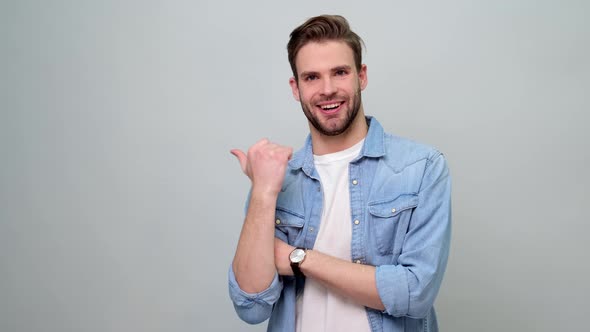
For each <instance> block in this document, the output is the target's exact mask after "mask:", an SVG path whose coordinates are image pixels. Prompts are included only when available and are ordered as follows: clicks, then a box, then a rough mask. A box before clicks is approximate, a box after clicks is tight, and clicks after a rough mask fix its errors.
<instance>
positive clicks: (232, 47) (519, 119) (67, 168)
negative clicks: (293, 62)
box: [0, 0, 590, 332]
mask: <svg viewBox="0 0 590 332" xmlns="http://www.w3.org/2000/svg"><path fill="white" fill-rule="evenodd" d="M323 13H339V14H342V15H344V16H345V17H347V18H348V19H349V21H350V24H351V26H352V28H353V29H354V30H355V31H356V32H358V33H359V35H360V36H361V37H362V38H363V39H364V41H365V43H366V45H367V50H366V52H365V53H364V62H365V63H366V64H367V65H368V77H369V84H368V87H367V89H366V90H365V92H364V93H363V102H364V105H365V110H366V113H367V114H370V115H374V116H376V117H377V118H378V119H379V120H380V122H381V123H382V125H383V126H384V127H385V128H386V129H387V130H388V131H390V132H393V133H395V134H397V135H400V136H405V137H408V138H411V139H414V140H416V141H420V142H423V143H427V144H431V145H434V146H436V147H437V148H439V149H440V150H441V151H443V152H444V153H445V155H446V157H447V159H448V161H449V164H450V167H451V174H452V177H453V237H452V245H451V249H452V250H451V256H450V260H449V264H448V268H447V273H446V276H445V280H444V282H443V285H442V289H441V291H440V294H439V296H438V299H437V302H436V307H437V311H438V314H439V320H440V322H439V323H440V327H441V330H442V331H574V330H578V331H580V330H581V329H583V328H584V326H583V324H584V322H585V321H587V319H588V317H589V315H590V306H589V305H588V302H587V298H588V296H589V295H590V291H589V284H588V280H589V279H590V276H589V272H590V267H589V264H588V258H590V257H589V254H588V253H589V251H590V245H589V241H588V240H587V237H588V232H589V231H590V226H589V224H590V223H589V221H590V220H589V218H588V212H587V211H588V210H587V208H588V207H589V206H590V200H589V196H590V195H589V194H590V192H589V189H588V188H589V185H590V175H589V171H588V162H589V161H590V148H589V143H590V134H589V129H590V128H589V120H590V119H589V115H588V111H590V100H589V94H590V19H589V18H590V16H589V15H590V5H589V3H588V2H587V1H533V0H530V1H525V0H522V1H514V0H501V1H467V0H466V1H444V2H441V1H381V2H380V1H373V2H364V3H362V4H361V2H359V1H343V0H340V1H326V2H319V1H293V2H288V3H283V2H281V1H266V2H262V1H243V2H240V1H233V2H228V1H73V0H72V1H23V0H21V1H5V2H2V4H1V5H0V38H1V44H0V45H1V46H0V48H1V52H0V93H1V95H0V106H1V113H0V114H1V115H0V158H1V160H0V171H1V172H0V181H1V183H0V331H3V332H4V331H6V332H21V331H22V332H25V331H26V332H30V331H44V332H46V331H52V332H53V331H55V332H58V331H59V332H64V331H76V332H105V331H174V332H184V331H264V330H265V328H266V323H264V324H261V325H257V326H249V325H247V324H246V323H243V322H241V321H240V320H239V319H238V318H237V316H236V315H235V313H234V310H233V307H232V304H231V301H230V300H229V297H228V291H227V270H228V267H229V265H230V262H231V259H232V257H233V253H234V249H235V246H236V243H237V239H238V236H239V232H240V228H241V224H242V222H243V206H244V201H245V198H246V194H247V190H248V187H249V181H248V179H247V178H246V177H245V176H244V175H243V174H242V173H241V171H240V168H239V166H238V163H237V161H236V160H235V159H234V157H233V156H231V155H230V153H229V150H230V149H231V148H236V147H237V148H241V149H247V148H248V147H249V146H250V145H251V144H253V143H255V142H256V141H257V140H258V139H260V138H262V137H268V138H270V139H271V140H274V141H276V142H279V143H282V144H285V145H290V146H293V147H295V148H298V147H300V146H301V145H302V144H303V142H304V139H305V136H306V135H307V133H308V127H307V122H306V119H305V117H304V116H303V114H302V112H301V109H300V106H299V104H298V103H297V102H295V101H294V100H293V98H292V96H291V91H290V89H289V86H288V79H289V77H290V75H291V72H290V68H289V65H288V62H287V52H286V43H287V41H288V35H289V33H290V32H291V30H292V29H293V28H294V27H295V26H297V25H299V24H300V23H302V22H303V21H304V20H305V19H307V18H309V17H311V16H315V15H318V14H323Z"/></svg>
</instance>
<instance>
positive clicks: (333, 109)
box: [317, 101, 344, 114]
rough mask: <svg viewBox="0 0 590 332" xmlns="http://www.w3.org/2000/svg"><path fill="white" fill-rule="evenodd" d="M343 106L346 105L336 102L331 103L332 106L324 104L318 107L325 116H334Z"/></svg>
mask: <svg viewBox="0 0 590 332" xmlns="http://www.w3.org/2000/svg"><path fill="white" fill-rule="evenodd" d="M342 104H344V102H343V101H342V102H334V103H330V104H324V105H317V107H318V108H319V109H320V110H321V111H322V113H325V114H333V113H336V112H338V110H339V109H340V106H342Z"/></svg>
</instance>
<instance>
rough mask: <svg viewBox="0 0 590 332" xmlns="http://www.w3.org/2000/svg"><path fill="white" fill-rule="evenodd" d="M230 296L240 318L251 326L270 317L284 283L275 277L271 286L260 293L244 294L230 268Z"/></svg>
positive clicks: (277, 276)
mask: <svg viewBox="0 0 590 332" xmlns="http://www.w3.org/2000/svg"><path fill="white" fill-rule="evenodd" d="M228 280H229V296H230V298H231V300H232V302H233V303H234V308H235V309H236V312H237V314H238V316H239V317H240V318H241V319H242V320H243V321H245V322H247V323H249V324H258V323H262V322H264V321H265V320H267V319H268V318H269V317H270V314H271V312H272V307H273V305H274V303H275V302H276V301H277V300H278V299H279V297H280V295H281V290H282V289H283V283H282V282H281V280H280V278H279V275H278V274H277V273H275V276H274V278H273V280H272V282H271V283H270V286H269V287H268V288H267V289H265V290H263V291H261V292H259V293H246V292H244V291H243V290H242V289H241V288H240V286H239V285H238V282H237V281H236V277H235V275H234V271H233V269H232V267H231V266H230V267H229V272H228Z"/></svg>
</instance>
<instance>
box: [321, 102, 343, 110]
mask: <svg viewBox="0 0 590 332" xmlns="http://www.w3.org/2000/svg"><path fill="white" fill-rule="evenodd" d="M338 106H340V103H335V104H330V105H322V106H321V108H323V109H329V108H336V107H338Z"/></svg>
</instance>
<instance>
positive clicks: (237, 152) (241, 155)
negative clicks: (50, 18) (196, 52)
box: [229, 149, 248, 174]
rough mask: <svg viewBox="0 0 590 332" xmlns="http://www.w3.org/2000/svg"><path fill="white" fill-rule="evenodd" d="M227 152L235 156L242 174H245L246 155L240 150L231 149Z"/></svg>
mask: <svg viewBox="0 0 590 332" xmlns="http://www.w3.org/2000/svg"><path fill="white" fill-rule="evenodd" d="M229 152H230V153H231V154H233V155H234V156H236V158H238V161H239V162H240V167H241V168H242V172H244V174H246V162H247V160H248V158H247V157H246V154H245V153H244V152H242V150H240V149H232V150H230V151H229Z"/></svg>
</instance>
